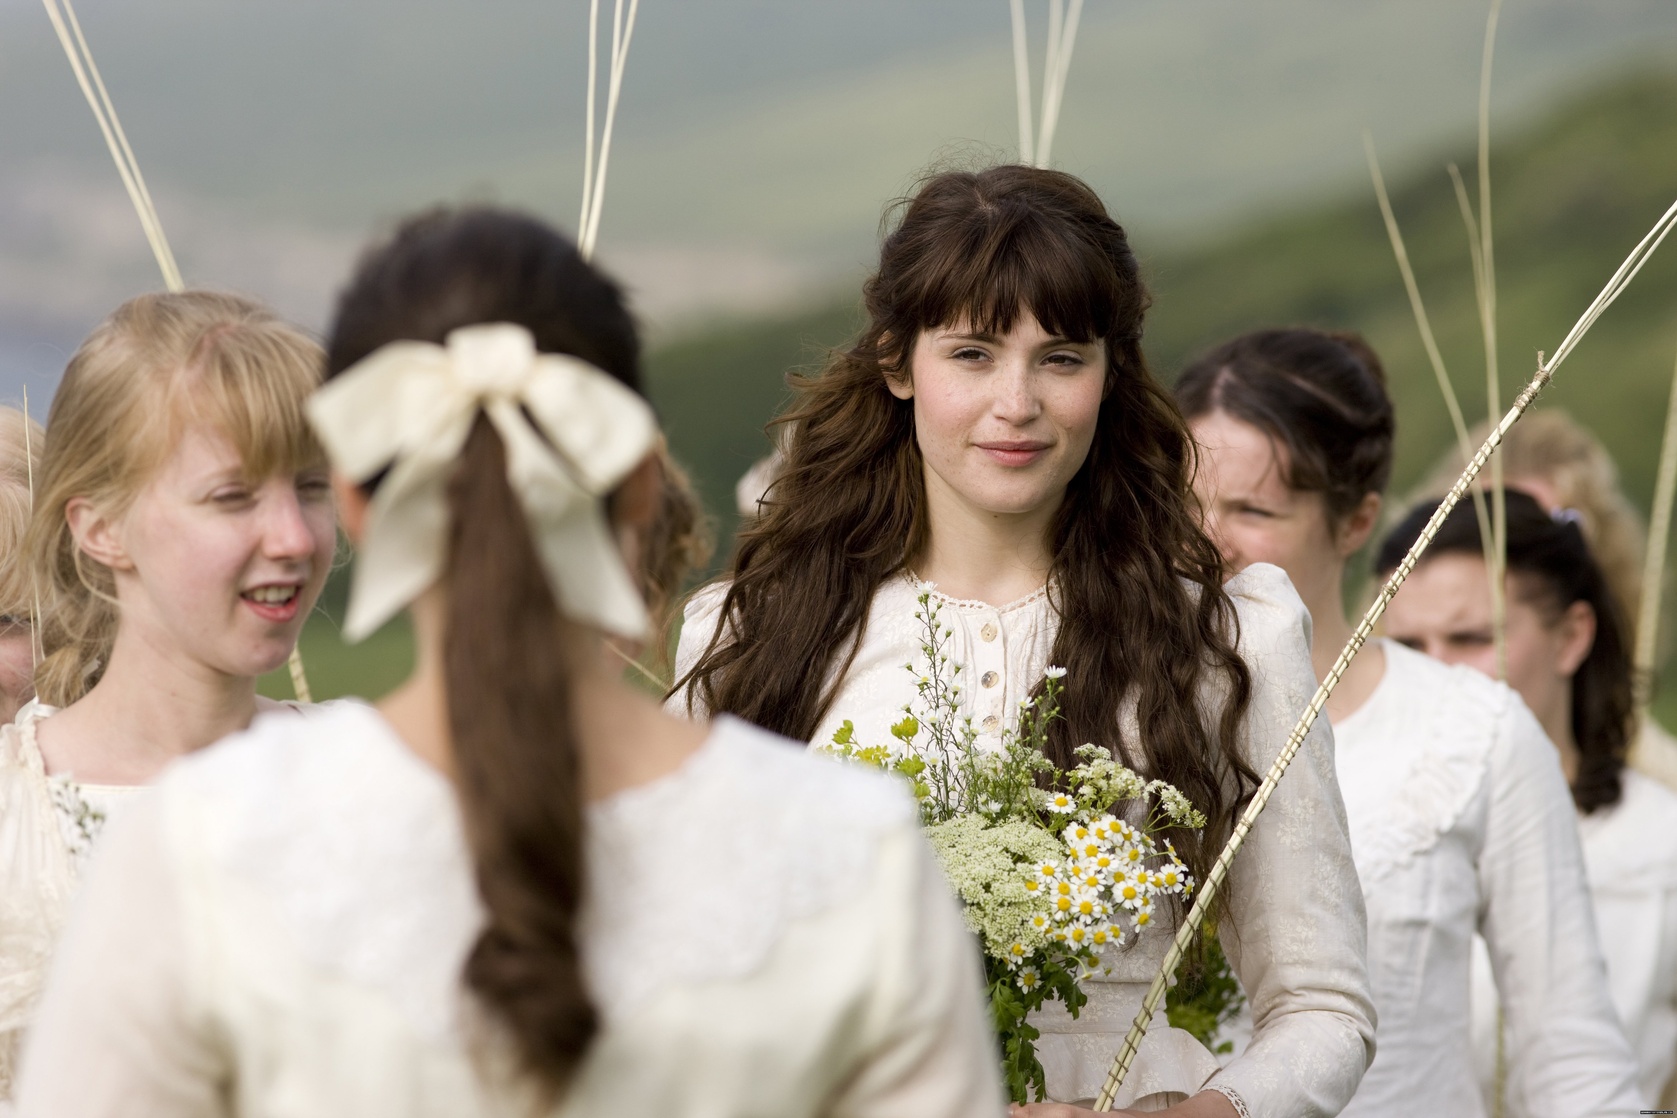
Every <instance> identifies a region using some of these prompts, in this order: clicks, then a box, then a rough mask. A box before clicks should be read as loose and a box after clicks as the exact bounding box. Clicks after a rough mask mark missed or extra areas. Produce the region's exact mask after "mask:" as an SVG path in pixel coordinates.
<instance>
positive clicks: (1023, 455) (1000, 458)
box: [973, 439, 1053, 466]
mask: <svg viewBox="0 0 1677 1118" xmlns="http://www.w3.org/2000/svg"><path fill="white" fill-rule="evenodd" d="M973 445H974V446H976V447H978V449H979V450H982V451H983V452H984V453H985V454H988V455H989V456H990V457H991V459H993V460H994V461H995V462H996V463H997V464H999V465H1002V466H1029V465H1030V464H1031V463H1032V462H1035V461H1036V460H1037V459H1038V458H1041V457H1042V456H1043V455H1044V454H1045V453H1047V451H1048V448H1049V447H1050V446H1052V445H1053V444H1052V443H1045V442H1041V441H1039V440H1035V439H1008V440H995V441H991V442H982V443H974V444H973Z"/></svg>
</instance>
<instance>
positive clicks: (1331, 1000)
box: [671, 565, 1374, 1118]
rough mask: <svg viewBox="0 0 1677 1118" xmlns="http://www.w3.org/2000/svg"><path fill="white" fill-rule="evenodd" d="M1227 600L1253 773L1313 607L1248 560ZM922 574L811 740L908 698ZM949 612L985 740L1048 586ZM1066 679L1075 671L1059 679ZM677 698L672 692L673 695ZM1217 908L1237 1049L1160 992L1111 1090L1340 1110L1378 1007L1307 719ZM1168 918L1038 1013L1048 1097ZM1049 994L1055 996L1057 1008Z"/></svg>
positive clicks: (1034, 640)
mask: <svg viewBox="0 0 1677 1118" xmlns="http://www.w3.org/2000/svg"><path fill="white" fill-rule="evenodd" d="M1227 590H1228V593H1229V595H1230V597H1231V598H1232V599H1233V601H1234V605H1235V611H1236V613H1237V615H1238V617H1239V622H1240V633H1239V649H1240V654H1241V656H1242V657H1243V658H1244V659H1245V661H1246V663H1247V664H1248V665H1249V667H1250V668H1251V671H1252V678H1253V698H1252V705H1251V709H1250V712H1249V714H1248V716H1247V720H1246V726H1245V731H1244V735H1243V737H1244V744H1245V748H1246V750H1247V756H1248V758H1249V760H1250V762H1251V764H1252V765H1253V766H1254V767H1255V768H1256V769H1257V770H1258V771H1259V772H1260V773H1261V772H1263V771H1264V770H1265V769H1267V768H1268V767H1269V765H1270V763H1271V762H1272V761H1273V760H1274V759H1275V756H1276V754H1277V753H1278V752H1279V751H1280V748H1281V745H1282V743H1283V742H1284V741H1285V739H1286V737H1287V734H1288V732H1289V731H1290V730H1291V729H1292V726H1293V723H1294V722H1295V721H1296V719H1297V717H1298V714H1299V712H1300V711H1301V710H1303V709H1304V706H1305V704H1306V703H1307V702H1308V701H1309V699H1310V695H1311V693H1312V692H1313V691H1314V690H1315V686H1316V683H1315V679H1314V678H1313V676H1312V674H1311V667H1310V634H1309V615H1308V614H1307V613H1306V611H1305V609H1304V605H1303V603H1302V602H1300V601H1299V598H1298V595H1297V594H1296V593H1294V591H1293V588H1292V584H1291V583H1289V582H1288V581H1287V576H1286V575H1285V574H1284V573H1282V571H1281V570H1280V569H1279V568H1276V567H1272V566H1268V565H1257V566H1253V567H1250V568H1248V569H1247V570H1246V571H1244V572H1242V573H1241V574H1239V575H1237V576H1236V577H1235V578H1234V579H1232V580H1231V581H1230V582H1229V583H1228V586H1227ZM918 593H919V587H918V586H917V585H916V584H915V583H914V582H912V581H911V580H910V579H909V578H908V577H906V576H903V577H897V578H893V579H891V580H889V581H887V582H886V583H885V584H884V585H883V586H881V587H880V589H879V591H878V592H877V593H876V595H875V597H874V600H873V603H872V605H871V607H870V610H869V614H868V618H867V625H866V629H865V631H864V635H863V639H862V644H861V648H860V649H859V650H858V652H857V654H856V658H855V660H854V661H853V662H852V664H851V667H850V670H849V672H848V674H847V675H846V676H845V678H844V680H843V682H842V685H841V686H840V688H839V691H838V695H837V699H836V701H835V702H834V703H833V705H832V707H831V710H830V713H829V715H828V717H827V719H826V721H825V722H824V723H823V724H822V726H821V728H820V730H819V732H818V733H817V735H816V738H815V740H816V741H817V742H825V741H828V740H830V739H831V737H832V734H833V732H834V731H835V730H836V729H838V727H839V725H840V723H841V722H843V721H844V720H847V719H848V720H850V721H851V722H853V723H854V725H855V727H856V738H857V740H858V741H860V742H862V743H864V744H876V743H879V742H889V741H891V740H892V739H891V737H890V726H891V724H892V723H893V722H896V721H897V720H898V719H900V718H901V717H902V709H903V706H904V705H905V704H907V703H909V702H910V701H912V700H913V699H914V697H915V680H914V677H913V675H912V674H910V673H909V672H908V671H906V670H905V668H904V665H906V664H908V663H910V662H911V661H915V660H920V659H923V657H922V653H921V643H922V634H921V629H920V623H919V622H918V621H917V620H916V617H915V613H916V610H917V608H918V607H917V603H916V597H917V595H918ZM721 595H722V588H720V587H712V588H710V589H709V590H707V591H705V592H704V593H701V594H700V595H697V596H696V597H695V598H694V600H693V601H692V603H690V605H689V608H688V611H687V618H686V625H685V627H684V629H683V632H682V636H681V643H680V648H679V650H678V653H677V672H678V678H679V675H680V673H683V672H685V671H686V670H687V669H688V668H690V667H691V666H692V664H693V663H694V662H695V661H696V659H697V657H698V655H699V653H700V652H701V651H702V650H703V648H704V646H705V644H706V643H708V641H709V639H710V636H711V634H712V633H713V632H714V631H715V628H716V624H717V613H718V610H719V608H720V603H721ZM939 602H940V605H941V607H942V612H941V617H940V621H941V623H942V624H944V625H947V626H949V627H950V628H952V629H953V633H952V636H951V638H950V641H951V644H950V647H949V649H948V654H949V656H950V657H951V659H953V660H956V661H958V662H959V663H961V664H963V665H964V668H963V674H962V678H963V679H964V680H965V681H966V683H965V687H964V692H965V694H964V695H963V701H964V702H965V704H966V707H965V712H966V713H967V714H970V715H971V717H972V719H973V723H974V725H975V726H976V727H978V728H979V730H980V744H981V745H989V746H991V747H994V746H995V745H996V744H998V742H999V735H1000V733H1001V730H1002V728H1003V726H1004V725H1005V724H1006V723H1007V722H1008V720H1009V719H1010V717H1011V712H1013V711H1016V710H1017V709H1018V703H1019V701H1020V700H1021V699H1023V698H1025V697H1026V696H1027V695H1029V693H1030V691H1031V689H1032V688H1033V687H1034V686H1035V685H1036V683H1037V682H1038V681H1040V680H1041V679H1042V677H1043V670H1044V669H1045V668H1046V667H1048V655H1049V651H1050V649H1051V648H1052V645H1053V642H1054V635H1055V633H1056V631H1057V628H1058V617H1057V615H1056V614H1055V612H1054V610H1053V607H1052V605H1051V604H1050V602H1049V598H1048V595H1047V594H1046V593H1038V594H1035V595H1032V596H1030V597H1028V598H1025V599H1022V600H1021V601H1018V602H1015V603H1012V604H1011V605H1008V606H1005V607H1002V608H996V607H993V606H989V605H986V604H984V603H981V602H963V601H956V600H952V599H944V598H941V597H940V598H939ZM1066 685H1067V686H1068V687H1076V686H1077V680H1075V679H1069V678H1068V679H1067V681H1066ZM671 702H672V704H674V705H675V706H676V708H677V709H684V704H683V701H682V699H681V696H679V695H678V696H676V697H675V698H674V699H672V700H671ZM1228 889H1229V893H1228V898H1229V905H1230V914H1229V917H1228V919H1226V920H1225V922H1224V925H1223V927H1222V929H1221V938H1222V941H1223V943H1224V946H1225V948H1226V950H1227V953H1228V956H1229V958H1230V961H1231V965H1232V966H1233V967H1234V969H1235V971H1236V973H1237V974H1238V975H1239V976H1240V978H1241V980H1242V982H1243V983H1244V984H1245V988H1246V989H1247V991H1249V993H1250V995H1251V999H1252V1004H1253V1007H1254V1010H1255V1013H1256V1019H1257V1029H1256V1033H1255V1035H1254V1038H1253V1041H1252V1043H1251V1045H1250V1046H1249V1047H1248V1048H1247V1050H1246V1052H1245V1053H1244V1054H1243V1056H1242V1057H1241V1058H1240V1059H1239V1060H1236V1061H1234V1062H1232V1063H1231V1064H1230V1065H1229V1066H1228V1067H1226V1068H1221V1069H1220V1068H1219V1067H1218V1065H1217V1061H1216V1059H1215V1058H1213V1057H1212V1055H1211V1053H1210V1052H1209V1051H1207V1050H1206V1048H1205V1047H1204V1046H1203V1045H1202V1044H1200V1043H1199V1042H1198V1041H1197V1040H1195V1039H1194V1037H1193V1036H1191V1035H1190V1034H1188V1033H1186V1032H1182V1031H1180V1030H1176V1029H1172V1028H1170V1027H1169V1025H1168V1023H1167V1022H1166V1020H1165V1014H1164V1010H1163V1007H1162V1006H1161V1007H1160V1010H1159V1013H1158V1015H1157V1016H1156V1017H1155V1019H1154V1021H1153V1024H1152V1025H1151V1027H1150V1028H1149V1030H1148V1033H1147V1037H1146V1039H1145V1041H1144V1042H1143V1043H1142V1046H1141V1049H1140V1051H1139V1054H1138V1056H1137V1059H1136V1061H1135V1063H1134V1065H1133V1067H1132V1070H1131V1072H1130V1075H1129V1078H1128V1079H1127V1080H1126V1082H1125V1084H1124V1087H1123V1089H1122V1092H1121V1093H1120V1094H1119V1096H1118V1100H1117V1102H1118V1105H1119V1106H1120V1107H1132V1108H1136V1109H1142V1110H1152V1109H1159V1108H1161V1107H1163V1106H1167V1105H1170V1104H1172V1103H1174V1102H1178V1101H1181V1100H1182V1099H1184V1098H1186V1097H1188V1096H1190V1095H1193V1094H1195V1093H1197V1092H1199V1091H1200V1090H1201V1089H1204V1088H1210V1089H1213V1090H1218V1091H1221V1092H1222V1093H1223V1094H1225V1095H1226V1096H1228V1097H1229V1098H1230V1100H1231V1101H1232V1102H1234V1103H1235V1105H1236V1107H1237V1109H1239V1110H1240V1111H1241V1113H1243V1114H1249V1115H1277V1116H1280V1115H1286V1116H1288V1118H1299V1116H1309V1115H1331V1114H1337V1113H1338V1112H1339V1110H1340V1108H1341V1107H1342V1106H1344V1104H1345V1102H1346V1100H1348V1099H1349V1098H1350V1097H1351V1094H1352V1092H1353V1091H1354V1090H1355V1089H1356V1086H1357V1082H1358V1081H1359V1080H1360V1079H1361V1078H1362V1075H1363V1071H1364V1069H1365V1068H1366V1067H1367V1066H1368V1063H1369V1060H1370V1059H1371V1058H1372V1057H1373V1054H1374V1049H1373V1036H1374V1017H1373V1011H1372V1009H1371V1007H1370V1004H1369V993H1368V979H1367V973H1366V969H1365V968H1366V964H1365V960H1364V934H1365V930H1364V916H1363V902H1362V891H1361V890H1360V889H1359V888H1358V887H1357V878H1356V873H1355V870H1354V869H1353V868H1352V863H1351V850H1350V844H1349V841H1348V839H1347V834H1346V825H1345V813H1344V809H1343V807H1342V805H1341V803H1340V798H1339V790H1338V786H1337V783H1336V781H1335V777H1334V762H1333V741H1332V736H1331V733H1330V731H1329V730H1328V728H1327V725H1326V722H1325V720H1324V721H1319V722H1318V723H1317V726H1316V728H1315V729H1314V730H1312V731H1311V733H1310V736H1309V737H1308V738H1307V739H1306V741H1305V744H1304V746H1303V748H1302V749H1301V750H1300V752H1299V755H1298V757H1297V758H1296V760H1295V761H1294V763H1293V765H1292V767H1291V768H1290V769H1289V770H1288V772H1287V775H1286V777H1285V779H1283V780H1282V782H1281V784H1280V786H1279V787H1278V789H1277V791H1276V793H1275V795H1274V797H1273V798H1272V799H1271V800H1270V802H1269V806H1268V808H1267V809H1266V810H1265V812H1264V814H1263V815H1262V816H1261V817H1260V818H1259V820H1258V823H1257V825H1256V826H1255V827H1254V828H1253V830H1252V832H1251V834H1250V836H1249V837H1248V838H1247V841H1246V844H1245V846H1244V848H1243V849H1242V851H1241V853H1240V856H1239V858H1238V859H1237V860H1236V861H1235V863H1234V869H1233V871H1232V873H1231V874H1230V876H1229V880H1228ZM1174 930H1175V929H1174V928H1172V927H1169V926H1168V925H1167V922H1165V921H1158V922H1157V923H1156V924H1154V925H1151V926H1150V929H1149V932H1148V933H1147V934H1144V935H1143V936H1141V937H1140V939H1139V940H1138V942H1136V943H1135V944H1134V945H1133V946H1131V947H1129V948H1127V949H1121V950H1118V951H1114V952H1111V953H1109V954H1108V956H1107V958H1106V962H1108V963H1110V964H1111V965H1112V967H1113V973H1112V974H1111V976H1110V977H1109V978H1107V980H1105V981H1096V982H1093V983H1091V984H1090V986H1089V991H1088V992H1089V1002H1088V1005H1087V1006H1086V1007H1085V1008H1084V1009H1083V1011H1082V1013H1081V1015H1080V1016H1079V1017H1078V1018H1077V1019H1075V1020H1073V1019H1072V1018H1071V1017H1069V1016H1068V1015H1066V1014H1065V1013H1064V1012H1063V1011H1061V1012H1051V1013H1044V1014H1043V1015H1041V1017H1040V1018H1039V1019H1038V1020H1036V1021H1035V1024H1036V1025H1037V1027H1038V1028H1040V1029H1041V1030H1042V1034H1043V1035H1042V1038H1041V1040H1040V1041H1039V1042H1038V1045H1037V1048H1038V1053H1039V1055H1040V1057H1041V1059H1042V1062H1043V1065H1044V1067H1045V1068H1046V1070H1047V1073H1048V1091H1049V1094H1050V1096H1051V1097H1053V1098H1055V1099H1057V1100H1060V1101H1067V1102H1072V1101H1083V1100H1088V1099H1092V1098H1093V1097H1094V1096H1095V1095H1096V1094H1098V1092H1099V1091H1100V1088H1101V1085H1102V1083H1103V1082H1104V1080H1105V1078H1106V1074H1107V1070H1108V1068H1109V1066H1110V1064H1111V1062H1112V1058H1113V1057H1114V1056H1115V1055H1116V1054H1117V1052H1118V1048H1119V1045H1120V1044H1121V1043H1122V1041H1123V1037H1124V1034H1125V1033H1126V1032H1127V1031H1128V1030H1129V1028H1130V1024H1131V1022H1132V1021H1133V1020H1134V1018H1135V1016H1136V1013H1137V1012H1138V1011H1139V1009H1140V1007H1141V1002H1142V999H1143V997H1144V996H1145V994H1146V991H1147V987H1148V984H1149V983H1150V982H1151V981H1152V979H1153V976H1154V974H1155V973H1157V971H1158V970H1159V967H1160V963H1161V961H1162V960H1163V958H1164V954H1165V951H1166V950H1167V948H1168V947H1169V942H1170V937H1171V935H1172V934H1173V933H1174ZM1054 1008H1057V1007H1054Z"/></svg>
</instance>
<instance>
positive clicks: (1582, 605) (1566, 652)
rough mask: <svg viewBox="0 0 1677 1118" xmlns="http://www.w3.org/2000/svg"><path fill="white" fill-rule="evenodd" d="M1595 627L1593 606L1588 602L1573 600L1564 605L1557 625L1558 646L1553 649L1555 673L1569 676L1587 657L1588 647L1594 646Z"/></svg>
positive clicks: (1588, 654) (1588, 653)
mask: <svg viewBox="0 0 1677 1118" xmlns="http://www.w3.org/2000/svg"><path fill="white" fill-rule="evenodd" d="M1595 628H1596V617H1595V607H1593V606H1591V605H1590V603H1588V602H1573V603H1572V604H1571V605H1570V606H1567V607H1566V612H1564V613H1562V614H1561V619H1560V624H1559V625H1558V626H1557V629H1558V631H1559V636H1560V644H1559V647H1557V648H1556V649H1555V672H1556V673H1557V674H1559V675H1562V676H1570V675H1572V674H1573V673H1575V672H1576V671H1577V670H1578V669H1579V668H1580V667H1582V666H1583V664H1584V661H1585V660H1587V659H1589V656H1590V649H1592V648H1594V647H1595Z"/></svg>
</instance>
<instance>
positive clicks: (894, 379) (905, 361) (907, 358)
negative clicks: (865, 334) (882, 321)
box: [875, 331, 915, 400]
mask: <svg viewBox="0 0 1677 1118" xmlns="http://www.w3.org/2000/svg"><path fill="white" fill-rule="evenodd" d="M892 345H893V338H892V336H891V333H890V331H886V332H885V333H883V334H881V335H880V336H879V344H878V345H877V346H876V347H875V350H876V352H878V353H882V354H883V353H886V352H888V351H889V350H890V349H891V348H892ZM914 348H915V347H914V346H910V347H909V348H908V350H907V351H906V352H904V354H903V357H902V364H901V365H899V366H898V367H897V368H895V369H886V368H883V367H882V368H881V370H880V371H881V374H882V375H883V376H884V377H885V387H886V388H888V389H890V391H891V395H893V396H895V397H896V398H897V399H899V400H912V399H914Z"/></svg>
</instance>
